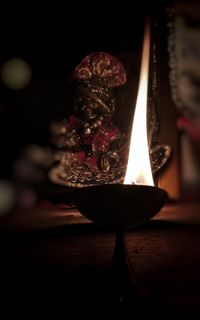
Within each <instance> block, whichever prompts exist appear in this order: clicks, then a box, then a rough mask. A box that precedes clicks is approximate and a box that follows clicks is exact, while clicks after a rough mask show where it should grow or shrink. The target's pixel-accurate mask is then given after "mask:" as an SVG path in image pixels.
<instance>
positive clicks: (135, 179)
mask: <svg viewBox="0 0 200 320" xmlns="http://www.w3.org/2000/svg"><path fill="white" fill-rule="evenodd" d="M149 56H150V22H149V21H147V22H146V26H145V32H144V42H143V51H142V61H141V72H140V80H139V88H138V95H137V102H136V107H135V115H134V120H133V127H132V133H131V141H130V149H129V157H128V165H127V170H126V176H125V179H124V184H132V183H135V184H142V185H151V186H153V185H154V182H153V177H152V172H151V164H150V157H149V147H148V137H147V92H148V73H149Z"/></svg>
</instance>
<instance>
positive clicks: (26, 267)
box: [0, 203, 200, 319]
mask: <svg viewBox="0 0 200 320" xmlns="http://www.w3.org/2000/svg"><path fill="white" fill-rule="evenodd" d="M0 230H1V236H0V238H1V241H0V250H1V251H0V254H1V292H2V298H1V309H2V310H3V308H5V310H6V314H7V315H8V314H9V313H10V312H12V311H14V312H15V315H17V313H18V314H19V315H22V314H25V315H28V314H33V313H36V315H38V314H39V315H40V316H42V314H44V316H45V317H46V316H48V315H52V314H53V313H54V314H55V317H56V319H59V318H61V314H63V315H65V313H66V315H68V318H69V319H71V318H74V316H75V315H76V314H78V312H79V311H80V312H81V315H82V316H83V314H84V316H87V317H90V316H91V317H93V319H96V318H97V317H98V316H99V315H100V314H102V316H106V315H108V314H109V313H110V314H111V315H112V316H116V315H119V314H121V317H122V318H123V319H126V315H127V318H131V316H129V314H130V315H134V314H136V313H138V312H139V313H140V312H141V314H142V313H143V312H144V309H145V308H142V307H141V308H140V307H139V308H138V305H137V303H135V301H133V300H130V301H128V303H127V304H122V303H117V302H116V301H113V299H112V296H113V288H112V285H111V282H110V274H109V270H110V263H111V259H112V254H113V249H114V241H115V235H114V233H113V232H112V231H110V230H107V229H105V228H101V227H99V226H97V225H95V224H93V223H91V222H89V221H88V220H86V219H85V218H84V217H82V216H81V215H80V214H79V213H78V212H77V211H76V210H74V209H58V208H57V207H52V208H44V207H43V208H41V207H36V208H34V209H32V210H27V211H19V210H18V211H15V212H12V213H11V214H10V215H7V216H5V217H1V220H0ZM125 239H126V243H127V248H128V252H129V256H130V260H131V263H132V265H133V266H134V269H135V271H136V273H137V275H138V278H139V279H140V281H141V283H143V285H144V286H145V287H146V288H147V289H148V291H149V292H150V295H149V298H148V299H149V300H148V301H150V302H149V305H150V309H151V310H150V311H148V316H149V318H150V319H151V317H152V319H165V318H166V319H169V316H170V317H171V316H172V315H173V316H183V315H186V316H188V318H189V317H190V319H195V317H199V316H200V206H199V204H197V203H195V204H194V203H189V204H188V203H185V204H173V205H167V206H165V207H164V208H163V209H162V211H161V212H160V213H159V214H158V215H157V216H156V217H155V218H154V219H152V220H151V221H149V222H147V223H145V224H143V225H140V226H138V227H136V228H134V229H131V230H128V231H127V232H126V234H125ZM93 309H94V310H93ZM70 310H71V311H72V312H73V317H70V316H69V314H70ZM2 312H3V311H2ZM27 312H28V313H27ZM145 312H146V310H145ZM149 312H150V313H149ZM66 318H67V316H66ZM137 318H138V317H137Z"/></svg>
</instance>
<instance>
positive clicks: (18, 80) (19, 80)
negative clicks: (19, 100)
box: [1, 58, 32, 90]
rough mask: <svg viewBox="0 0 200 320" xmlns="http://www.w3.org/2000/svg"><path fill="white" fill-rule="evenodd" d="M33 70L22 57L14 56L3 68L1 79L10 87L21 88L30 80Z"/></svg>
mask: <svg viewBox="0 0 200 320" xmlns="http://www.w3.org/2000/svg"><path fill="white" fill-rule="evenodd" d="M31 77H32V71H31V68H30V66H29V65H28V63H27V62H26V61H24V60H22V59H20V58H13V59H10V60H8V61H6V62H5V63H4V65H3V66H2V68H1V80H2V82H3V83H4V84H5V85H6V86H7V87H8V88H10V89H13V90H20V89H23V88H25V87H26V86H27V85H28V83H29V82H30V80H31Z"/></svg>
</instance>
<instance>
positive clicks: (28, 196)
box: [17, 188, 37, 209]
mask: <svg viewBox="0 0 200 320" xmlns="http://www.w3.org/2000/svg"><path fill="white" fill-rule="evenodd" d="M17 202H18V205H19V207H20V208H23V209H30V208H32V207H33V206H34V205H35V204H36V202H37V197H36V194H35V193H34V191H33V190H31V189H28V188H26V189H23V190H21V191H20V193H19V195H18V199H17Z"/></svg>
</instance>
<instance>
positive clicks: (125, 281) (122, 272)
mask: <svg viewBox="0 0 200 320" xmlns="http://www.w3.org/2000/svg"><path fill="white" fill-rule="evenodd" d="M111 276H112V277H111V278H112V281H113V283H112V285H113V288H114V295H115V298H116V299H118V301H120V302H124V300H127V299H128V300H129V299H130V298H131V299H132V298H133V297H134V298H136V297H138V298H139V297H142V296H144V295H145V293H146V292H145V290H144V289H143V287H142V286H141V284H140V283H139V281H138V279H137V277H136V273H135V271H134V269H133V267H132V265H131V262H130V259H129V256H128V251H127V247H126V243H125V238H124V232H123V230H117V231H116V238H115V249H114V253H113V258H112V263H111Z"/></svg>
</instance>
